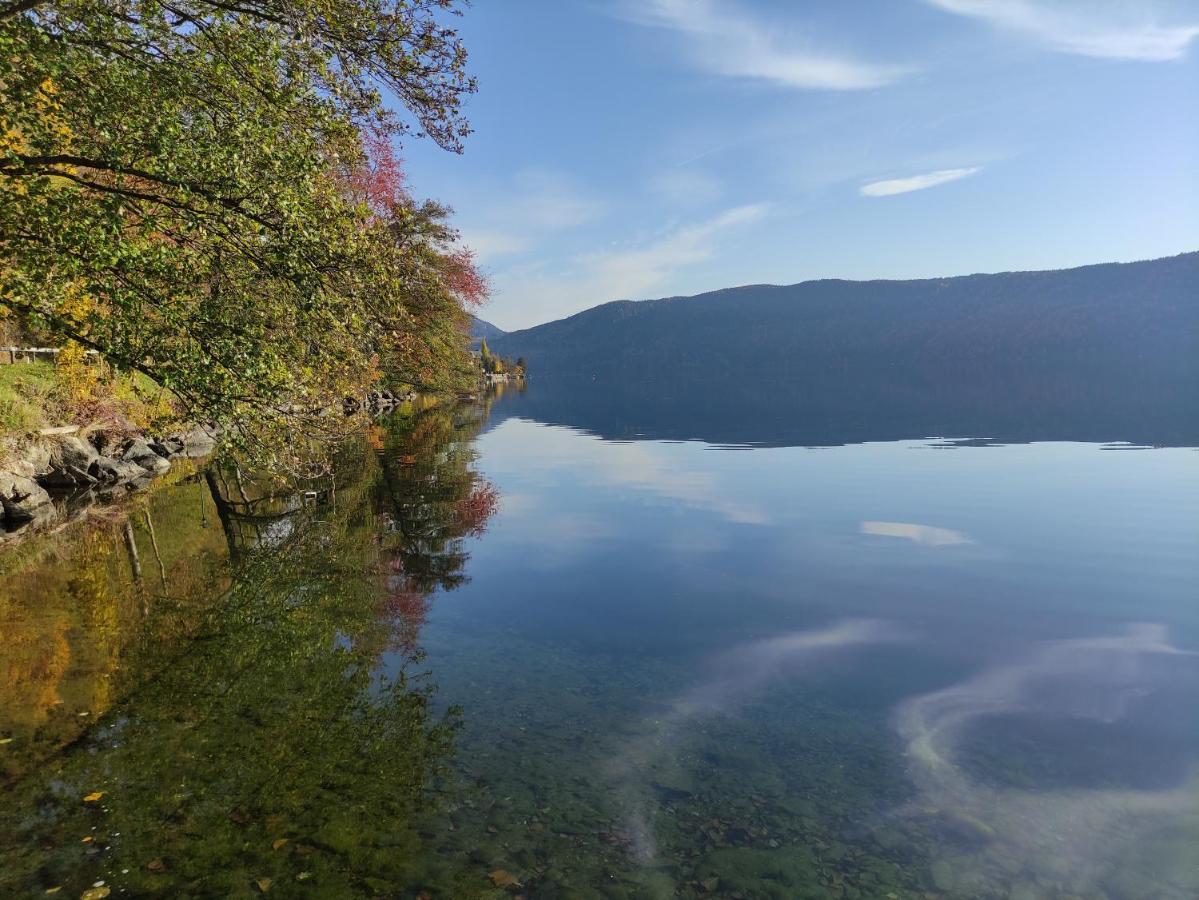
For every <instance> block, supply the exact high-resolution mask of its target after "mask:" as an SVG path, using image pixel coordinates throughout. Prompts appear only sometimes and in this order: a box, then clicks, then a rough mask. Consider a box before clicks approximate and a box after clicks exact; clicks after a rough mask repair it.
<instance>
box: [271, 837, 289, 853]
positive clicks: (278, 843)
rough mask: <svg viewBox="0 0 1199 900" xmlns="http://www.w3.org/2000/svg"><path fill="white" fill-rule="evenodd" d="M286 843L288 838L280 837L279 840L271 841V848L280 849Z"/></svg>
mask: <svg viewBox="0 0 1199 900" xmlns="http://www.w3.org/2000/svg"><path fill="white" fill-rule="evenodd" d="M286 843H287V838H278V839H277V840H273V841H271V849H272V850H278V849H279V848H280V847H282V846H283V845H284V844H286Z"/></svg>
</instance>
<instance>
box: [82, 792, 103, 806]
mask: <svg viewBox="0 0 1199 900" xmlns="http://www.w3.org/2000/svg"><path fill="white" fill-rule="evenodd" d="M103 796H104V791H92V792H91V793H90V794H88V795H87V796H86V797H84V798H83V802H84V803H95V802H96V801H97V800H99V799H100V798H101V797H103Z"/></svg>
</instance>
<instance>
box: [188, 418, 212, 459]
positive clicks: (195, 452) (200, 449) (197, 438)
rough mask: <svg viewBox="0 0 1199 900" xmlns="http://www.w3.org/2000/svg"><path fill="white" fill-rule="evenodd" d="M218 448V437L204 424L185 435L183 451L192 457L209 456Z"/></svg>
mask: <svg viewBox="0 0 1199 900" xmlns="http://www.w3.org/2000/svg"><path fill="white" fill-rule="evenodd" d="M215 449H216V437H215V436H214V435H213V434H212V432H210V431H209V430H208V429H207V428H205V427H204V426H203V425H197V426H195V427H194V428H192V430H191V431H189V432H187V433H186V434H184V435H183V452H184V453H186V454H187V455H188V456H190V457H197V456H207V455H208V454H209V453H211V452H212V451H213V450H215Z"/></svg>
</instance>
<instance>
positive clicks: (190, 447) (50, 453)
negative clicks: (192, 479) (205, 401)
mask: <svg viewBox="0 0 1199 900" xmlns="http://www.w3.org/2000/svg"><path fill="white" fill-rule="evenodd" d="M218 437H219V435H218V434H217V432H216V431H215V430H212V429H209V428H205V427H204V426H201V425H197V426H195V427H193V428H191V429H190V430H188V431H184V432H177V433H174V434H169V435H165V436H163V437H161V438H152V437H148V436H145V435H140V436H135V437H127V436H125V437H122V436H117V435H113V434H110V433H108V432H104V431H96V432H95V433H93V434H92V435H90V436H88V437H83V436H80V435H79V434H65V435H56V436H52V437H44V438H42V439H40V440H38V441H36V442H35V443H33V444H31V445H29V446H28V447H25V448H23V450H22V451H21V452H20V454H19V455H18V456H17V457H15V458H10V459H9V460H7V461H6V462H5V463H4V464H3V465H2V466H0V513H2V514H0V540H3V539H4V538H7V537H10V536H13V535H14V534H18V533H23V532H25V531H28V530H36V529H37V528H38V526H43V525H47V524H51V523H54V522H56V521H58V520H59V519H61V518H63V517H64V516H65V517H70V516H71V510H72V509H78V508H80V507H86V506H90V505H91V503H93V502H96V501H101V502H103V501H111V500H115V499H117V498H119V497H120V496H122V495H124V494H126V493H132V492H134V491H138V490H141V489H143V488H145V487H148V486H149V484H150V482H151V481H153V480H154V479H155V478H156V477H158V476H160V475H163V474H165V473H166V472H169V471H170V470H171V467H172V464H173V461H175V460H180V459H196V458H199V457H203V456H207V455H208V454H210V453H212V452H213V450H214V449H216V445H217V438H218Z"/></svg>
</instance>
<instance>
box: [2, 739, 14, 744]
mask: <svg viewBox="0 0 1199 900" xmlns="http://www.w3.org/2000/svg"><path fill="white" fill-rule="evenodd" d="M11 743H12V738H0V744H11Z"/></svg>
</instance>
